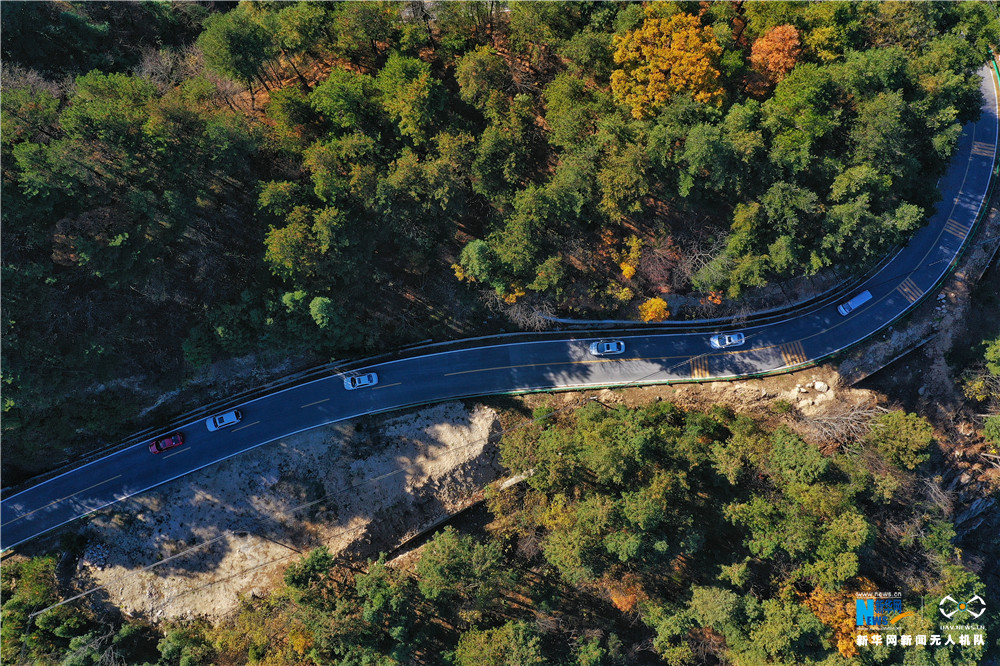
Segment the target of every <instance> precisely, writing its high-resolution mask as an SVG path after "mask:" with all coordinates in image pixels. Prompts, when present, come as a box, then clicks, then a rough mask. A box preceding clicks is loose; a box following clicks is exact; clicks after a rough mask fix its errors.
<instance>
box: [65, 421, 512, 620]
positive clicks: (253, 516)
mask: <svg viewBox="0 0 1000 666" xmlns="http://www.w3.org/2000/svg"><path fill="white" fill-rule="evenodd" d="M497 427H498V420H497V415H496V413H495V412H493V411H492V410H490V409H488V408H486V407H483V406H472V407H470V408H466V407H464V406H463V405H461V404H460V403H454V402H451V403H444V404H440V405H437V406H434V407H431V408H427V409H422V410H420V411H417V412H414V413H410V414H405V415H402V416H394V417H390V418H381V419H369V420H362V421H359V422H350V423H341V424H337V425H334V426H330V427H326V428H319V429H316V430H313V431H310V432H307V433H303V434H300V435H296V436H295V437H290V438H287V439H286V440H284V441H281V442H276V443H274V444H272V445H269V446H266V447H261V448H259V449H255V450H253V451H251V452H248V453H246V454H244V455H241V456H239V457H237V458H233V459H231V460H228V461H225V462H223V463H221V464H219V465H215V466H213V467H211V468H208V469H205V470H201V471H199V472H196V473H194V474H191V475H189V476H187V477H184V478H183V479H179V480H177V481H174V482H172V483H169V484H167V485H165V486H162V487H161V488H158V489H156V490H154V491H151V492H148V493H145V494H143V495H142V496H141V497H138V498H134V499H133V500H130V501H128V502H125V503H122V504H119V505H116V506H115V507H114V511H105V512H102V513H100V514H98V515H97V516H96V517H94V518H93V519H91V521H90V524H89V525H88V527H87V529H86V535H87V538H88V544H87V546H86V547H85V548H84V551H83V555H82V556H81V558H80V559H79V561H78V562H77V572H76V581H75V586H77V587H79V588H81V589H83V588H88V587H90V586H92V585H95V584H97V585H103V586H106V600H107V601H108V602H110V603H111V604H113V605H115V606H117V607H119V608H121V609H122V610H123V611H124V612H126V613H127V614H130V615H133V616H140V615H141V616H146V617H149V618H151V619H154V620H156V619H167V618H182V617H184V618H187V617H194V616H204V617H209V618H216V617H219V616H222V615H225V614H226V613H228V612H229V611H231V610H232V609H234V608H235V606H236V603H237V601H238V596H239V595H240V594H255V593H257V594H259V593H262V592H263V591H264V590H267V589H269V588H270V587H272V586H274V585H275V584H276V583H277V582H278V581H279V580H280V576H281V572H282V570H283V568H284V566H285V565H287V564H288V563H289V562H290V561H293V560H294V558H297V557H299V551H303V550H308V549H310V548H315V547H317V546H320V545H325V546H327V547H328V548H329V549H330V550H331V552H333V553H334V554H338V555H340V556H341V557H343V558H345V559H348V560H350V559H355V558H362V557H368V556H374V555H377V553H378V551H379V550H387V549H389V548H391V547H393V546H394V545H395V544H396V543H399V542H400V541H402V540H403V539H405V538H406V537H407V536H408V535H411V534H414V533H416V532H417V531H419V529H420V528H421V527H422V526H424V525H426V524H429V523H431V522H433V521H435V520H436V519H438V518H440V517H441V516H443V515H448V514H450V513H453V512H454V511H456V510H458V509H460V508H462V507H464V506H466V505H467V504H468V503H469V502H470V501H475V499H477V497H478V492H479V490H480V489H481V488H482V487H484V486H485V485H486V483H488V482H489V481H492V480H493V479H494V478H496V477H497V475H498V474H499V465H498V463H497V460H496V434H497ZM170 556H177V557H176V559H171V560H169V561H166V562H164V563H162V564H159V565H156V566H153V567H152V568H148V569H147V568H145V567H149V566H150V565H152V564H154V563H156V562H158V561H159V560H161V559H163V558H166V557H170Z"/></svg>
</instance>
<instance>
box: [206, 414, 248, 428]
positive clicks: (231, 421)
mask: <svg viewBox="0 0 1000 666" xmlns="http://www.w3.org/2000/svg"><path fill="white" fill-rule="evenodd" d="M242 418H243V413H242V412H240V410H238V409H234V410H233V411H231V412H226V413H225V414H216V415H215V416H213V417H212V418H210V419H208V420H207V421H205V425H206V426H207V427H208V429H209V430H211V431H212V432H215V431H216V430H221V429H222V428H228V427H229V426H232V425H236V424H237V423H239V422H240V419H242Z"/></svg>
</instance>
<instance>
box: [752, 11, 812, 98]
mask: <svg viewBox="0 0 1000 666" xmlns="http://www.w3.org/2000/svg"><path fill="white" fill-rule="evenodd" d="M801 54H802V42H801V41H800V40H799V31H798V30H796V29H795V27H794V26H791V25H779V26H776V27H774V28H771V29H770V30H768V32H767V34H766V35H764V36H763V37H761V38H760V39H758V40H757V41H756V42H754V43H753V49H752V50H751V52H750V64H751V65H753V68H754V69H756V70H757V71H758V72H760V73H761V74H762V75H763V76H764V78H766V79H767V80H768V81H769V82H770V83H772V84H776V83H778V82H779V81H781V80H782V79H783V78H785V75H786V74H788V72H790V71H792V68H793V67H795V63H797V62H798V61H799V55H801Z"/></svg>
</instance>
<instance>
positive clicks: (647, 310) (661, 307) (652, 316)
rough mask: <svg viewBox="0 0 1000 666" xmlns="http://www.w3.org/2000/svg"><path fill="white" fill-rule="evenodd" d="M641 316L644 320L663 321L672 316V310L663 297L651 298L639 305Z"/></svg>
mask: <svg viewBox="0 0 1000 666" xmlns="http://www.w3.org/2000/svg"><path fill="white" fill-rule="evenodd" d="M639 316H640V317H641V318H642V320H643V321H663V320H664V319H666V318H667V317H669V316H670V310H669V309H668V308H667V302H666V301H665V300H663V299H662V298H651V299H649V300H648V301H646V302H645V303H643V304H642V305H640V306H639Z"/></svg>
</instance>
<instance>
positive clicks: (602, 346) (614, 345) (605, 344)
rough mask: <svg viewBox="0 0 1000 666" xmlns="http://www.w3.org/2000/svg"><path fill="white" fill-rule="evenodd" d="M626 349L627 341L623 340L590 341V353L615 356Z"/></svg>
mask: <svg viewBox="0 0 1000 666" xmlns="http://www.w3.org/2000/svg"><path fill="white" fill-rule="evenodd" d="M624 351H625V343H624V342H622V341H621V340H598V341H597V342H592V343H590V353H591V354H593V355H594V356H614V355H615V354H621V353H622V352H624Z"/></svg>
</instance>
